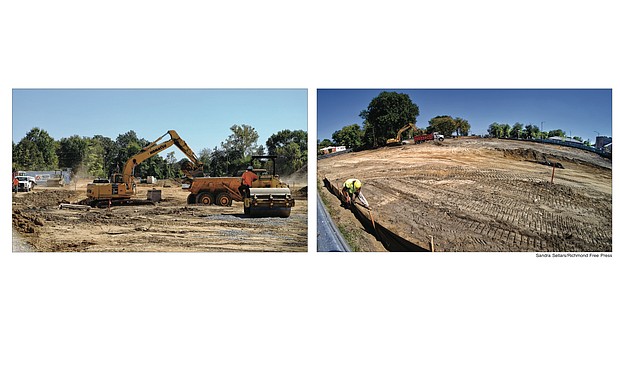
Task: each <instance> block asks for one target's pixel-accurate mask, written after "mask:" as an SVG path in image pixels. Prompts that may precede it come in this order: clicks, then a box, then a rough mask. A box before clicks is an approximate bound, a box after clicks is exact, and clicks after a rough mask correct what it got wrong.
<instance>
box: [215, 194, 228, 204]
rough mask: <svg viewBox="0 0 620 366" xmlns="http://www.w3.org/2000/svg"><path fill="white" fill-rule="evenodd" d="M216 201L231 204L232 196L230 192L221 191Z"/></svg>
mask: <svg viewBox="0 0 620 366" xmlns="http://www.w3.org/2000/svg"><path fill="white" fill-rule="evenodd" d="M215 203H217V204H218V205H220V206H231V205H232V198H230V195H229V194H228V193H220V194H218V195H217V198H216V199H215Z"/></svg>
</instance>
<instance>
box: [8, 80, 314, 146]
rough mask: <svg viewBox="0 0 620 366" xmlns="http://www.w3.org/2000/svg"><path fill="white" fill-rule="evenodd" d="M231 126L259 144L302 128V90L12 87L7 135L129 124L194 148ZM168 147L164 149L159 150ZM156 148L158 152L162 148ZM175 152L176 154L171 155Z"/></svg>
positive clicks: (93, 130) (92, 131)
mask: <svg viewBox="0 0 620 366" xmlns="http://www.w3.org/2000/svg"><path fill="white" fill-rule="evenodd" d="M234 124H237V125H242V124H247V125H250V126H252V127H254V128H255V129H256V130H257V132H258V134H259V140H258V142H259V144H262V145H265V141H266V140H267V139H268V138H269V137H270V136H271V135H272V134H274V133H276V132H278V131H281V130H284V129H290V130H304V131H307V130H308V93H307V90H306V89H14V90H13V131H12V133H13V141H14V142H15V143H18V142H19V141H20V140H21V139H22V138H23V137H24V136H25V135H26V133H28V131H30V130H31V129H32V128H33V127H39V128H41V129H44V130H46V131H47V132H48V133H49V134H50V135H51V136H52V137H53V138H54V139H56V140H60V139H61V138H63V137H69V136H73V135H79V136H87V137H92V136H94V135H103V136H107V137H110V138H111V139H113V140H114V139H116V137H117V136H118V135H120V134H123V133H125V132H127V131H129V130H134V131H136V133H137V134H138V137H140V138H144V139H146V140H149V141H152V140H155V139H156V138H158V137H159V136H161V135H163V134H164V133H166V131H168V130H176V131H177V133H178V134H179V135H180V136H181V138H183V139H184V140H185V141H186V142H187V143H188V144H189V146H190V147H191V148H192V150H194V152H195V153H197V154H198V152H199V151H200V150H201V149H203V148H211V149H212V148H214V147H216V146H217V147H219V146H220V142H222V141H224V140H225V139H226V138H227V137H228V136H229V135H231V134H232V131H231V130H230V127H231V126H232V125H234ZM172 150H176V147H171V148H170V149H168V150H167V151H166V152H165V153H168V152H170V151H172ZM165 153H164V154H165ZM178 154H180V153H177V155H178Z"/></svg>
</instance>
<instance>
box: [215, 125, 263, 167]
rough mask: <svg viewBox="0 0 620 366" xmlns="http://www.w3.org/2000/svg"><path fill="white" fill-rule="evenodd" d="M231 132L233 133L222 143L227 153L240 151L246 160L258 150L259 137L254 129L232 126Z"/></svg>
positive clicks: (245, 126) (244, 126)
mask: <svg viewBox="0 0 620 366" xmlns="http://www.w3.org/2000/svg"><path fill="white" fill-rule="evenodd" d="M230 130H231V131H232V132H233V133H232V135H230V136H228V138H227V139H226V141H225V142H223V143H222V148H223V149H224V150H226V151H233V150H234V151H239V152H240V153H241V155H242V157H243V158H244V159H247V158H249V157H250V156H252V154H254V153H255V151H256V149H257V148H258V145H257V141H258V137H259V136H258V132H256V130H255V129H254V127H252V126H248V125H241V126H238V125H232V127H231V128H230Z"/></svg>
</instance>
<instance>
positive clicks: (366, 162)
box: [317, 89, 612, 255]
mask: <svg viewBox="0 0 620 366" xmlns="http://www.w3.org/2000/svg"><path fill="white" fill-rule="evenodd" d="M611 133H612V90H611V89H318V90H317V144H318V146H317V153H318V154H317V185H318V187H317V192H318V197H317V201H318V202H317V211H318V212H317V250H318V251H319V252H347V251H353V252H392V251H399V252H402V251H421V252H581V253H583V252H590V253H592V252H596V253H600V255H606V254H605V253H607V254H608V255H610V254H611V252H612V151H611V150H612V136H611Z"/></svg>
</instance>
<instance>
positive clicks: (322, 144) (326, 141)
mask: <svg viewBox="0 0 620 366" xmlns="http://www.w3.org/2000/svg"><path fill="white" fill-rule="evenodd" d="M316 141H317V150H319V149H322V148H324V147H328V146H332V145H334V143H333V142H332V140H330V139H323V141H319V140H316Z"/></svg>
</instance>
